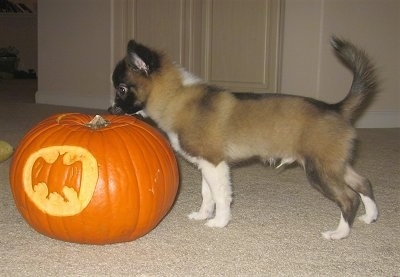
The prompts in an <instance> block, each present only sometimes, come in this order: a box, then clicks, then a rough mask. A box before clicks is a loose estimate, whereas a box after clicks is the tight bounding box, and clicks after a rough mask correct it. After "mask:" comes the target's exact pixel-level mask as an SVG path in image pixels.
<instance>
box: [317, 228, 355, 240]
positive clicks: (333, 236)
mask: <svg viewBox="0 0 400 277" xmlns="http://www.w3.org/2000/svg"><path fill="white" fill-rule="evenodd" d="M349 234H350V230H348V231H344V230H335V231H327V232H323V233H322V236H323V237H324V238H326V239H328V240H339V239H344V238H345V237H347V236H348V235H349Z"/></svg>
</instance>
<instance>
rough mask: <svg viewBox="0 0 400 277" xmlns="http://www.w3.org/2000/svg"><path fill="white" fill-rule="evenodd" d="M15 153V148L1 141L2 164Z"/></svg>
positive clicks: (0, 160)
mask: <svg viewBox="0 0 400 277" xmlns="http://www.w3.org/2000/svg"><path fill="white" fill-rule="evenodd" d="M13 151H14V149H13V147H12V146H11V145H10V144H9V143H8V142H5V141H4V140H0V162H3V161H5V160H7V159H8V158H9V157H11V155H12V153H13Z"/></svg>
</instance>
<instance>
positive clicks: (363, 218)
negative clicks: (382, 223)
mask: <svg viewBox="0 0 400 277" xmlns="http://www.w3.org/2000/svg"><path fill="white" fill-rule="evenodd" d="M377 218H378V214H377V213H376V214H373V215H368V214H364V215H362V216H359V217H358V219H359V220H361V221H362V222H364V223H367V224H371V223H372V222H375V221H376V219H377Z"/></svg>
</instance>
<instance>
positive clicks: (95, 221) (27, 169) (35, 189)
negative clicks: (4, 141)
mask: <svg viewBox="0 0 400 277" xmlns="http://www.w3.org/2000/svg"><path fill="white" fill-rule="evenodd" d="M104 118H105V119H103V118H102V117H100V116H96V117H95V118H94V119H93V120H92V121H91V116H89V115H83V114H60V115H54V116H51V117H49V118H47V119H45V120H43V121H42V122H40V123H39V124H37V125H36V126H35V127H34V128H32V129H31V130H30V131H29V132H28V133H27V134H26V135H25V136H24V138H23V139H22V141H21V142H20V144H19V146H18V147H17V149H16V151H15V154H14V157H13V161H12V164H11V169H10V184H11V190H12V193H13V196H14V200H15V203H16V206H17V208H18V210H19V211H20V213H21V214H22V216H23V217H24V218H25V220H26V221H27V222H28V223H29V224H30V225H31V226H32V227H33V228H34V229H35V230H37V231H38V232H40V233H42V234H45V235H47V236H49V237H52V238H56V239H61V240H65V241H71V242H78V243H91V244H106V243H115V242H125V241H131V240H134V239H136V238H138V237H140V236H143V235H145V234H147V233H148V232H150V231H151V230H152V229H153V228H154V227H155V226H156V225H157V224H158V223H159V222H160V221H161V220H162V219H163V217H164V216H165V215H166V214H167V212H168V211H169V210H170V208H171V206H172V204H173V202H174V199H175V196H176V193H177V188H178V182H179V176H178V168H177V162H176V159H175V156H174V153H173V152H172V150H171V148H170V146H169V144H168V142H167V141H166V139H165V138H164V137H163V136H162V135H161V134H160V133H159V132H158V131H157V130H156V129H154V128H153V127H151V126H150V125H148V124H147V123H144V122H143V121H140V120H138V119H136V118H133V117H131V116H114V115H105V116H104Z"/></svg>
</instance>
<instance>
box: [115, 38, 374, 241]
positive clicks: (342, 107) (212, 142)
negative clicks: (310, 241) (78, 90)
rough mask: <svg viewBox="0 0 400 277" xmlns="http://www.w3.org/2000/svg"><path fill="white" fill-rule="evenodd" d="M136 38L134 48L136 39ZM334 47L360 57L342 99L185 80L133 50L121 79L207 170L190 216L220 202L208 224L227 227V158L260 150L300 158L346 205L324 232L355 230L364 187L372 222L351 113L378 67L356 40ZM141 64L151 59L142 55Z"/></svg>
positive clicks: (263, 155) (324, 189)
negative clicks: (244, 91) (241, 90)
mask: <svg viewBox="0 0 400 277" xmlns="http://www.w3.org/2000/svg"><path fill="white" fill-rule="evenodd" d="M131 45H132V46H131V48H132V49H133V48H134V47H135V43H134V42H131ZM136 45H137V44H136ZM333 46H334V47H335V49H337V52H338V55H342V56H343V59H344V60H345V61H346V62H347V63H349V66H350V67H351V66H353V64H351V63H352V62H353V60H354V57H356V58H355V60H356V61H355V62H354V67H353V72H354V76H355V77H354V81H353V84H352V88H351V90H350V93H349V94H348V95H347V97H346V98H345V99H344V100H343V101H342V102H340V103H338V104H336V105H329V104H326V103H322V102H319V101H316V100H313V99H306V98H302V97H295V96H285V95H281V96H280V95H269V96H268V95H267V96H266V97H263V98H261V99H259V100H254V99H252V100H244V99H239V98H238V97H236V96H235V95H234V94H232V93H231V92H229V91H223V90H221V89H216V88H213V87H210V86H208V85H206V84H204V83H202V82H194V83H192V84H189V85H187V84H185V83H184V81H185V80H183V78H184V77H183V76H182V70H181V68H180V67H178V66H176V65H175V64H174V63H172V62H171V61H170V60H169V58H168V57H167V56H166V55H163V54H159V53H158V54H157V52H152V53H151V54H149V52H148V51H147V50H146V49H145V50H143V48H141V49H140V51H142V52H143V53H144V54H143V55H144V56H150V57H154V56H152V55H154V53H156V54H157V60H156V62H158V63H159V64H158V67H157V68H156V69H155V70H154V72H151V73H150V75H148V72H147V69H146V71H145V72H143V71H140V70H139V71H138V70H137V68H135V60H129V54H128V56H127V60H126V61H127V64H128V65H129V66H128V72H124V74H125V75H124V76H125V77H124V76H122V77H123V78H122V79H121V78H120V79H121V80H125V82H127V83H128V84H134V87H135V89H134V90H133V91H132V93H133V94H134V95H135V98H136V99H137V100H136V101H138V102H139V103H143V107H144V111H145V113H146V114H147V115H148V116H149V117H150V118H151V119H153V120H154V121H155V122H156V123H157V124H158V126H159V127H160V128H161V129H162V130H163V131H165V132H166V133H167V134H168V135H169V137H170V139H173V140H174V141H172V144H173V146H174V147H175V149H176V150H177V151H179V152H181V153H182V154H183V155H184V156H185V157H186V158H188V159H189V160H190V161H192V162H195V163H197V164H198V166H199V168H200V169H201V170H202V173H203V182H202V191H203V204H202V207H201V208H200V211H199V212H198V213H194V214H193V215H191V218H194V219H205V218H207V217H209V216H210V213H211V212H212V211H213V209H214V208H213V205H214V204H215V205H216V216H215V219H213V220H211V221H210V224H209V226H217V227H223V226H225V225H226V224H227V223H228V221H229V219H230V211H229V206H230V201H231V188H230V182H229V176H228V175H229V168H228V167H227V166H226V164H229V163H232V162H237V161H241V160H246V159H249V158H253V157H258V158H259V159H261V160H263V161H267V160H272V161H274V160H278V161H281V164H284V163H291V162H295V161H297V162H298V163H300V164H301V165H302V166H303V167H304V169H305V171H306V174H307V177H308V179H309V181H310V183H311V185H312V186H313V187H315V188H316V189H317V190H319V191H320V192H321V193H323V194H324V195H325V196H326V197H328V198H329V199H331V200H333V201H335V202H336V203H337V204H338V205H339V207H340V208H341V211H342V216H341V221H340V223H339V226H338V228H337V230H335V231H329V232H325V233H324V234H323V235H324V237H326V238H329V239H340V238H343V237H345V236H347V235H348V234H349V232H350V227H349V226H350V225H351V224H352V222H353V219H354V216H355V213H356V211H357V208H358V205H359V198H360V197H359V195H358V194H360V195H361V199H362V200H363V203H364V205H366V210H367V213H366V215H364V216H363V218H362V220H363V221H365V222H367V223H370V222H372V221H374V220H375V219H376V217H377V209H376V205H375V202H374V197H373V193H372V187H371V185H370V183H369V181H368V180H367V179H366V178H364V177H362V176H360V175H358V174H357V173H356V172H355V171H354V170H353V169H352V167H351V166H350V161H351V158H352V150H353V143H354V140H355V137H356V134H355V130H354V128H353V127H352V125H351V122H350V118H351V116H352V115H353V112H354V111H356V109H357V105H359V104H360V103H361V101H362V99H364V98H365V97H366V93H367V92H368V93H370V92H373V90H374V88H375V76H374V72H373V67H372V65H371V64H370V63H369V60H368V58H367V57H366V55H365V53H364V52H362V51H360V50H358V49H357V48H356V47H355V46H354V45H352V44H350V43H348V42H346V41H341V40H339V39H336V38H334V39H333ZM137 47H142V46H140V45H139V46H137ZM129 49H130V48H129V46H128V52H129V51H130V50H129ZM146 51H147V52H146ZM352 55H353V56H352ZM354 55H355V56H354ZM139 64H140V65H141V66H142V65H143V64H144V62H143V61H141V60H140V61H139ZM122 66H123V65H121V64H120V65H119V71H118V72H120V71H121V68H123V67H122ZM149 70H150V71H151V69H150V67H149ZM116 72H117V71H116ZM144 73H145V74H144ZM115 77H118V76H115ZM113 78H114V77H113ZM115 79H117V78H115ZM117 85H118V84H115V86H116V87H117ZM213 89H216V90H217V91H212V90H213ZM121 97H124V96H121ZM116 111H118V112H120V109H116ZM218 183H221V184H222V185H221V186H220V185H219V184H218ZM219 207H220V208H219ZM219 211H220V214H219Z"/></svg>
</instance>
